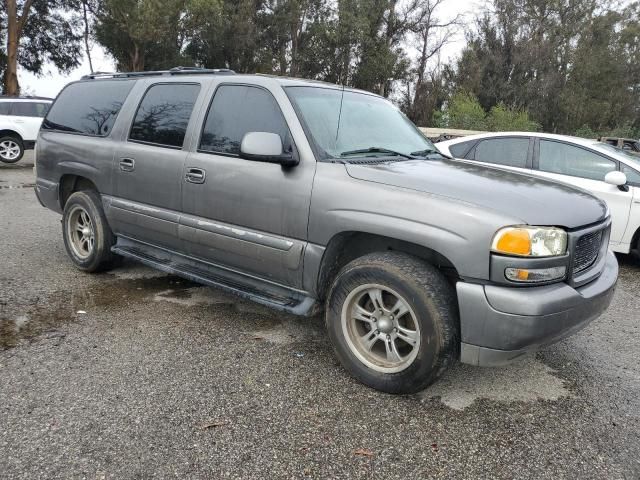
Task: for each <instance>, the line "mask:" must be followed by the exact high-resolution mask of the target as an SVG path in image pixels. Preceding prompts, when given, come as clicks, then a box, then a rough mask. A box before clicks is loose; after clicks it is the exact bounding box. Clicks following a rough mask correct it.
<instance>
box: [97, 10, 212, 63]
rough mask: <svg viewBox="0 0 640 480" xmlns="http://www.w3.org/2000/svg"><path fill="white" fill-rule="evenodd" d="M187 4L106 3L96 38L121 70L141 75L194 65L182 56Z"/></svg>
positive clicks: (98, 21)
mask: <svg viewBox="0 0 640 480" xmlns="http://www.w3.org/2000/svg"><path fill="white" fill-rule="evenodd" d="M202 1H203V2H204V0H202ZM186 2H187V0H103V1H102V2H100V4H99V7H98V9H97V11H96V24H95V36H96V39H97V40H98V42H100V43H101V44H102V45H103V46H104V47H105V49H106V50H107V52H109V54H110V55H111V56H112V57H113V58H114V59H115V61H116V64H117V68H118V69H119V70H126V71H133V72H138V71H142V70H156V69H163V68H171V67H175V66H177V65H180V64H183V63H187V64H190V63H191V62H190V61H189V60H188V59H187V58H185V57H184V56H183V55H182V53H183V48H184V44H185V41H186V38H185V37H186V33H185V29H184V21H183V20H184V15H185V11H186ZM208 3H210V2H208Z"/></svg>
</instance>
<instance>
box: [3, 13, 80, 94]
mask: <svg viewBox="0 0 640 480" xmlns="http://www.w3.org/2000/svg"><path fill="white" fill-rule="evenodd" d="M4 6H5V9H4V10H3V11H2V12H0V26H1V27H4V29H5V31H4V33H5V35H3V39H2V41H1V43H2V45H1V46H2V47H3V48H2V50H3V51H6V52H7V53H6V55H4V54H2V55H0V68H2V69H3V89H4V93H5V94H7V95H17V94H18V93H19V92H20V85H19V83H18V65H20V66H21V67H22V68H24V69H25V70H27V71H29V72H32V73H34V74H36V75H37V74H41V73H42V71H43V67H44V65H45V64H47V63H50V64H53V65H54V66H55V67H56V68H58V69H59V70H61V71H69V70H71V69H72V68H74V67H76V66H77V65H78V64H79V59H80V51H81V50H80V39H81V36H80V34H79V33H78V30H79V28H78V27H79V22H78V17H77V15H76V14H75V12H76V11H77V10H76V8H77V5H76V3H75V0H4Z"/></svg>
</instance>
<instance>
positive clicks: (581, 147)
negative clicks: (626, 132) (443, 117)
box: [436, 132, 640, 253]
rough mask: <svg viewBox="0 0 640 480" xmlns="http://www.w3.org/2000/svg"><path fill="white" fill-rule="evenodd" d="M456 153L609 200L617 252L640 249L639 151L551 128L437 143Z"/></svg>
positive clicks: (450, 153) (444, 149)
mask: <svg viewBox="0 0 640 480" xmlns="http://www.w3.org/2000/svg"><path fill="white" fill-rule="evenodd" d="M436 147H438V149H439V150H440V151H441V152H442V153H444V154H446V155H449V156H451V157H454V158H458V159H463V160H469V161H472V162H475V163H482V164H485V165H492V166H499V167H500V168H505V169H508V170H515V171H518V172H524V173H528V174H530V175H535V176H538V177H545V178H550V179H553V180H557V181H560V182H562V183H566V184H569V185H572V186H574V187H578V188H582V189H584V190H587V191H589V192H591V193H592V194H593V195H595V196H597V197H599V198H601V199H602V200H604V201H605V202H606V203H607V205H608V206H609V209H610V210H611V217H612V220H613V224H612V229H611V243H610V247H611V249H612V250H613V251H614V252H620V253H629V252H630V251H631V250H636V249H639V240H640V157H636V156H633V155H631V154H630V153H627V152H625V151H624V150H623V149H621V148H618V147H614V146H612V145H608V144H606V143H601V142H598V141H596V140H587V139H584V138H577V137H568V136H564V135H552V134H546V133H531V132H526V133H515V132H505V133H487V134H480V135H473V136H469V137H462V138H456V139H454V140H447V141H444V142H440V143H437V144H436Z"/></svg>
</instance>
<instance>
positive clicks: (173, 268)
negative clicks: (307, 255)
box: [111, 236, 317, 316]
mask: <svg viewBox="0 0 640 480" xmlns="http://www.w3.org/2000/svg"><path fill="white" fill-rule="evenodd" d="M117 238H118V240H117V243H116V244H115V246H113V247H112V248H111V251H112V252H113V253H116V254H118V255H122V256H123V257H128V258H131V259H133V260H137V261H138V262H140V263H143V264H145V265H148V266H149V267H152V268H155V269H157V270H161V271H163V272H167V273H171V274H174V275H178V276H180V277H184V278H186V279H187V280H191V281H194V282H197V283H202V284H204V285H209V286H212V287H217V288H220V289H222V290H225V291H227V292H230V293H233V294H235V295H238V296H240V297H242V298H245V299H247V300H251V301H254V302H256V303H260V304H262V305H266V306H268V307H271V308H274V309H277V310H281V311H284V312H288V313H292V314H294V315H302V316H311V315H314V314H315V313H316V312H317V308H316V307H317V303H316V301H315V299H313V298H311V297H310V296H308V295H307V294H306V293H305V292H302V291H299V290H294V289H290V288H287V287H285V286H282V285H278V284H276V283H272V282H269V281H266V280H262V279H260V278H257V277H252V276H249V275H245V274H243V273H240V272H236V271H234V270H231V269H228V268H224V267H221V266H219V265H214V264H211V263H208V262H203V261H201V260H198V259H195V258H192V257H187V256H185V255H181V254H179V253H175V252H172V251H170V250H166V249H164V248H160V247H156V246H153V245H149V244H147V243H142V242H138V241H136V240H131V239H129V238H124V237H120V236H118V237H117Z"/></svg>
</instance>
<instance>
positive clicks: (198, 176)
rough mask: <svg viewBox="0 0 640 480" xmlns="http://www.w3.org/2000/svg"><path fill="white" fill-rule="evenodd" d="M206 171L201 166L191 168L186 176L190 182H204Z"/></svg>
mask: <svg viewBox="0 0 640 480" xmlns="http://www.w3.org/2000/svg"><path fill="white" fill-rule="evenodd" d="M205 177H206V172H205V171H204V170H202V169H201V168H189V169H187V173H186V174H185V176H184V178H185V180H186V181H187V182H189V183H204V179H205Z"/></svg>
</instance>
